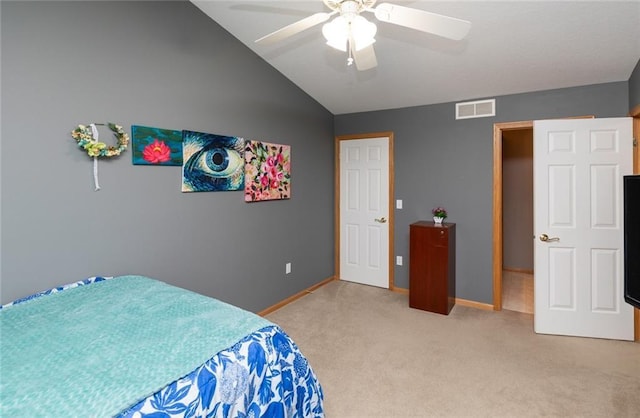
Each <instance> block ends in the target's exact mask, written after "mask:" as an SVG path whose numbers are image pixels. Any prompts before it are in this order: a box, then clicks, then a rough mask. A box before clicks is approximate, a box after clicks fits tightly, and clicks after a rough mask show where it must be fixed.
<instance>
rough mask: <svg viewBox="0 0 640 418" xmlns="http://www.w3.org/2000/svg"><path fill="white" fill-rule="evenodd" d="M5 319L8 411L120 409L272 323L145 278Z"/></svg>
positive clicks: (1, 334) (2, 407)
mask: <svg viewBox="0 0 640 418" xmlns="http://www.w3.org/2000/svg"><path fill="white" fill-rule="evenodd" d="M0 323H1V328H0V338H1V339H2V346H1V348H2V353H1V359H0V376H1V377H0V379H1V381H0V413H1V414H2V416H7V417H9V416H24V413H25V412H26V413H27V415H29V416H66V417H72V416H89V415H90V416H113V415H116V414H118V413H119V412H121V411H122V410H124V409H125V408H127V407H130V406H131V405H134V404H136V402H139V401H141V400H142V399H144V398H145V397H147V396H150V395H152V394H154V393H155V392H157V391H158V390H160V389H161V388H163V387H165V386H166V385H168V384H170V383H171V382H173V381H174V380H176V379H177V378H179V377H182V376H185V375H187V374H188V373H190V372H191V371H193V370H194V369H196V368H197V367H198V366H200V365H202V363H204V362H205V361H207V360H208V359H210V358H211V357H212V356H213V355H215V354H216V353H217V352H219V351H221V350H223V349H225V348H228V347H230V346H233V344H235V343H237V342H238V341H240V340H241V339H242V338H243V337H245V336H246V335H247V334H250V333H252V332H254V331H257V330H259V329H261V328H263V327H265V326H268V325H271V323H270V322H269V321H267V320H265V319H263V318H261V317H259V316H257V315H254V314H251V313H249V312H246V311H244V310H242V309H240V308H237V307H234V306H232V305H229V304H226V303H223V302H220V301H218V300H216V299H212V298H209V297H205V296H202V295H199V294H197V293H193V292H190V291H187V290H184V289H180V288H177V287H174V286H170V285H168V284H166V283H162V282H159V281H156V280H152V279H149V278H146V277H140V276H121V277H117V278H114V279H110V280H105V281H101V282H96V283H92V284H90V285H87V286H80V287H75V288H71V289H67V290H64V291H61V292H57V293H51V294H48V295H45V296H42V297H38V298H35V299H33V300H28V301H25V302H23V303H19V304H15V305H12V306H8V307H5V308H4V309H1V310H0ZM25 408H27V409H25Z"/></svg>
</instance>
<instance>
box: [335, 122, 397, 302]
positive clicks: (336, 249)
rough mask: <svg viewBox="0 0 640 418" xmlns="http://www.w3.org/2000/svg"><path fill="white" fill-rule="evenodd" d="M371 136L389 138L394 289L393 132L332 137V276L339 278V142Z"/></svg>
mask: <svg viewBox="0 0 640 418" xmlns="http://www.w3.org/2000/svg"><path fill="white" fill-rule="evenodd" d="M372 138H388V139H389V217H388V218H389V263H388V264H389V289H390V290H396V289H395V280H394V265H395V263H393V255H394V254H395V251H394V245H393V243H394V225H395V222H394V212H395V210H394V207H395V206H394V204H393V196H394V188H393V185H394V183H395V182H394V160H395V158H394V154H393V148H394V147H393V132H391V131H389V132H371V133H366V134H353V135H339V136H336V137H335V138H334V176H333V177H334V187H333V189H334V195H333V201H334V205H333V219H334V223H333V231H334V241H333V246H334V249H333V254H334V267H333V269H334V276H335V278H336V279H340V142H341V141H349V140H353V139H372Z"/></svg>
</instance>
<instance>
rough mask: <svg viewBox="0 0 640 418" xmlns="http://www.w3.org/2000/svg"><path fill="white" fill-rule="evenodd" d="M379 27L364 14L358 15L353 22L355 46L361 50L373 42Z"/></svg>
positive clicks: (357, 49) (352, 34)
mask: <svg viewBox="0 0 640 418" xmlns="http://www.w3.org/2000/svg"><path fill="white" fill-rule="evenodd" d="M377 31H378V28H377V27H376V25H375V24H374V23H372V22H369V21H368V20H367V19H365V18H364V17H362V16H356V17H355V19H353V21H352V22H351V36H353V41H354V44H355V45H354V48H355V49H356V51H360V50H361V49H362V48H366V47H368V46H369V45H371V44H373V43H374V42H375V41H376V40H375V38H374V37H375V36H376V32H377Z"/></svg>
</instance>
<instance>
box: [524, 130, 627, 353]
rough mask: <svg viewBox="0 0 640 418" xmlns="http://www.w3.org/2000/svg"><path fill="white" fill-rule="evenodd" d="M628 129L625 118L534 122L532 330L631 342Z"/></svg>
mask: <svg viewBox="0 0 640 418" xmlns="http://www.w3.org/2000/svg"><path fill="white" fill-rule="evenodd" d="M631 128H632V126H631V119H630V118H612V119H565V120H544V121H535V122H534V125H533V135H534V139H533V155H534V158H533V160H534V202H535V203H534V233H535V237H534V239H535V245H534V259H535V260H534V271H535V277H534V283H535V284H534V298H535V308H534V327H535V331H536V332H537V333H543V334H559V335H573V336H582V337H595V338H611V339H621V340H632V339H633V337H634V335H633V331H634V329H633V308H632V307H631V305H629V304H627V303H626V302H625V301H624V298H623V279H624V278H623V275H624V266H623V262H624V260H623V251H624V237H623V193H622V190H623V189H622V176H623V175H626V174H630V173H631V172H632V149H633V144H632V142H633V139H632V129H631Z"/></svg>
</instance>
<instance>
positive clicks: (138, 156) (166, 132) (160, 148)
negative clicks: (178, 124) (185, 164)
mask: <svg viewBox="0 0 640 418" xmlns="http://www.w3.org/2000/svg"><path fill="white" fill-rule="evenodd" d="M131 137H132V144H133V145H132V148H133V152H132V154H133V164H135V165H182V131H175V130H171V129H162V128H152V127H149V126H137V125H133V126H131Z"/></svg>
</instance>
